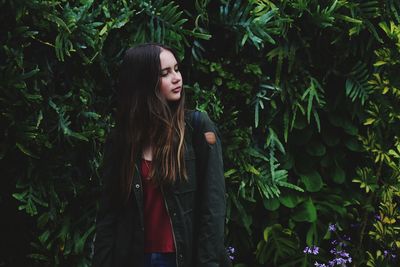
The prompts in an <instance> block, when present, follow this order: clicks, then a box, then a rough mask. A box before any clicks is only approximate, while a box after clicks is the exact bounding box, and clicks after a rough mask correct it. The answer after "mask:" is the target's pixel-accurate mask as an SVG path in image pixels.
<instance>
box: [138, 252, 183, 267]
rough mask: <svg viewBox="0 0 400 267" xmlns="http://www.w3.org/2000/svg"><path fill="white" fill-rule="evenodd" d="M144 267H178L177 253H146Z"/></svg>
mask: <svg viewBox="0 0 400 267" xmlns="http://www.w3.org/2000/svg"><path fill="white" fill-rule="evenodd" d="M144 267H176V258H175V253H145V254H144Z"/></svg>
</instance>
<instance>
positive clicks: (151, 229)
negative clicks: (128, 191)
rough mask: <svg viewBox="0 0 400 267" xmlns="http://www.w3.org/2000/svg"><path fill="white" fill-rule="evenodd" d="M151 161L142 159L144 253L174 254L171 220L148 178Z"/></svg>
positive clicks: (162, 200)
mask: <svg viewBox="0 0 400 267" xmlns="http://www.w3.org/2000/svg"><path fill="white" fill-rule="evenodd" d="M150 167H151V161H148V160H145V159H142V166H141V168H140V173H141V176H142V186H143V216H144V252H145V253H151V252H175V245H174V237H173V233H172V225H171V220H170V217H169V215H168V212H167V209H166V207H165V201H164V197H163V195H162V192H161V189H160V187H159V186H156V185H155V184H154V183H153V182H152V180H151V179H150V178H149V177H148V176H149V173H150Z"/></svg>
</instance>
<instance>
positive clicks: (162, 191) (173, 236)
mask: <svg viewBox="0 0 400 267" xmlns="http://www.w3.org/2000/svg"><path fill="white" fill-rule="evenodd" d="M161 193H162V195H163V199H164V204H165V209H166V210H167V214H168V218H169V222H170V223H171V227H172V229H171V231H172V238H173V239H174V245H175V263H176V267H179V264H178V247H177V246H176V239H175V233H174V225H173V223H172V219H171V215H170V213H169V209H168V204H167V200H166V199H165V194H164V190H163V188H162V186H161Z"/></svg>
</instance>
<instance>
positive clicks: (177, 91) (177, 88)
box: [172, 86, 182, 93]
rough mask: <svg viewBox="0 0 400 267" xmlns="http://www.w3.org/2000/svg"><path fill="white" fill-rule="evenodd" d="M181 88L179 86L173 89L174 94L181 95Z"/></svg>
mask: <svg viewBox="0 0 400 267" xmlns="http://www.w3.org/2000/svg"><path fill="white" fill-rule="evenodd" d="M181 89H182V88H181V87H180V86H179V87H176V88H175V89H172V92H173V93H179V92H180V91H181Z"/></svg>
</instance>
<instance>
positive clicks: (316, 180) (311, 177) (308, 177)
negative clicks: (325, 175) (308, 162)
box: [300, 171, 323, 192]
mask: <svg viewBox="0 0 400 267" xmlns="http://www.w3.org/2000/svg"><path fill="white" fill-rule="evenodd" d="M300 179H301V181H302V182H303V183H304V185H305V186H306V190H307V191H308V192H318V191H319V190H320V189H321V188H322V185H323V184H322V178H321V176H320V175H319V173H318V172H316V171H313V172H310V173H307V174H304V175H300Z"/></svg>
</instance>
